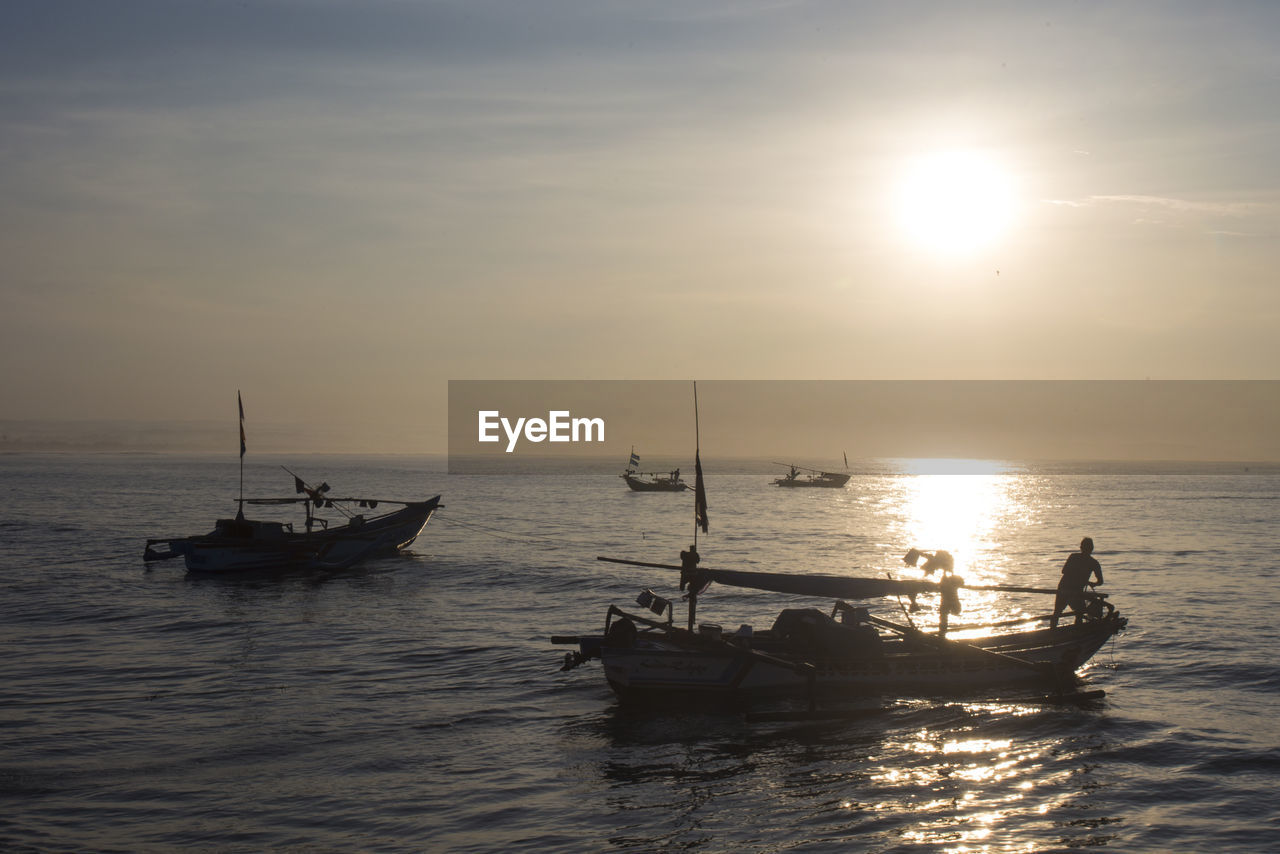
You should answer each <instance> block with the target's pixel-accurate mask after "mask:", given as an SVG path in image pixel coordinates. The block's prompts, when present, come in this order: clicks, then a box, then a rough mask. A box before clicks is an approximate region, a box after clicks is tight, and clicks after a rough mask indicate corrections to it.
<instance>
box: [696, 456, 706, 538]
mask: <svg viewBox="0 0 1280 854" xmlns="http://www.w3.org/2000/svg"><path fill="white" fill-rule="evenodd" d="M693 472H694V481H693V521H694V524H696V525H698V526H699V527H701V528H702V533H704V534H705V533H707V489H706V487H705V486H704V485H703V483H702V456H701V454H699V452H698V451H697V450H695V451H694V452H693Z"/></svg>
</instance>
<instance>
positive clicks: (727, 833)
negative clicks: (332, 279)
mask: <svg viewBox="0 0 1280 854" xmlns="http://www.w3.org/2000/svg"><path fill="white" fill-rule="evenodd" d="M704 462H705V463H706V468H707V475H708V489H709V513H710V520H711V531H710V533H709V534H707V535H704V536H701V537H700V540H699V549H700V551H701V552H702V554H703V560H704V563H705V564H706V565H708V566H716V567H741V568H749V569H750V568H754V569H769V570H786V571H804V570H810V571H817V572H826V573H848V574H859V575H863V574H874V575H883V574H884V573H886V572H889V573H894V574H895V575H898V574H900V575H902V576H904V577H909V576H910V575H911V574H912V570H910V569H909V568H907V567H905V566H904V565H903V563H902V560H901V558H902V555H903V553H904V552H905V551H906V550H907V549H908V548H910V547H912V546H915V547H919V548H924V549H939V548H945V549H948V550H949V551H951V552H952V553H953V555H955V557H956V564H957V571H958V572H959V573H960V574H961V575H963V576H965V577H966V578H967V579H969V580H971V581H976V582H1008V583H1017V584H1031V585H1040V586H1050V587H1052V586H1053V585H1054V584H1055V583H1056V579H1057V575H1058V572H1059V569H1060V567H1061V564H1062V561H1063V560H1064V559H1065V557H1066V555H1067V554H1068V553H1069V552H1070V551H1071V550H1073V549H1074V547H1075V545H1076V544H1077V543H1078V541H1079V539H1080V537H1081V536H1083V535H1090V536H1092V537H1093V538H1094V540H1095V541H1096V542H1097V556H1098V558H1099V560H1100V561H1101V563H1102V567H1103V571H1104V573H1105V575H1106V584H1105V585H1104V587H1103V588H1102V589H1103V590H1105V591H1106V592H1108V593H1109V594H1110V596H1111V601H1112V602H1114V603H1115V604H1116V605H1117V606H1118V607H1119V609H1120V610H1121V612H1122V613H1124V614H1126V615H1127V616H1128V617H1129V618H1130V625H1129V628H1128V630H1127V631H1126V632H1124V633H1123V634H1121V635H1120V636H1119V637H1118V638H1117V639H1115V640H1114V641H1113V642H1112V643H1110V644H1109V645H1108V646H1107V647H1105V648H1104V649H1103V650H1102V651H1101V652H1100V653H1099V654H1098V655H1097V656H1096V657H1095V658H1094V659H1093V661H1092V662H1091V663H1090V665H1089V667H1088V668H1087V669H1086V670H1085V671H1084V672H1083V674H1082V675H1083V677H1084V679H1085V681H1086V683H1087V686H1088V687H1090V688H1101V689H1103V690H1105V691H1106V698H1105V699H1104V700H1102V701H1101V702H1098V703H1095V704H1091V705H1089V706H1088V707H1075V706H1045V705H1040V704H1037V703H1035V702H1033V701H1031V700H1030V699H1029V698H1026V697H1020V696H1019V695H1017V694H1016V693H1010V694H1008V695H1006V696H970V697H951V698H928V697H873V698H867V700H866V703H865V706H864V712H865V713H864V714H861V715H859V716H858V717H856V718H854V719H849V720H839V721H825V722H805V723H797V722H792V723H781V724H779V723H772V724H756V723H749V722H747V721H746V720H745V719H744V718H743V717H741V716H734V715H724V714H710V713H705V712H697V711H691V710H680V709H672V710H669V711H657V710H649V711H645V712H636V711H632V710H628V709H626V708H620V707H619V706H618V705H617V703H616V702H615V700H614V698H613V696H612V694H611V693H610V691H609V690H608V688H607V686H606V684H605V682H604V678H603V675H602V673H601V671H600V668H599V663H598V662H592V663H588V664H586V665H584V666H582V667H579V668H577V669H576V670H573V671H570V672H561V671H560V664H561V659H562V657H563V654H564V652H565V649H566V648H565V647H557V646H553V645H552V644H551V643H550V642H549V638H550V636H551V635H553V634H575V633H587V632H591V631H595V630H598V629H600V628H601V627H602V625H603V621H604V617H605V610H606V608H607V607H608V605H609V604H610V603H614V602H616V603H618V604H620V605H629V604H631V602H632V600H633V598H634V596H635V595H636V593H637V592H638V591H639V590H640V589H642V588H645V587H651V588H653V589H654V590H656V591H657V592H659V593H666V594H669V595H670V594H675V593H676V590H675V587H676V577H675V575H674V574H671V573H665V572H664V571H663V570H651V569H642V568H638V567H628V566H621V565H616V564H609V563H603V562H599V561H596V560H595V557H596V556H597V555H609V556H616V557H625V558H633V559H638V560H647V561H658V562H675V558H676V556H677V553H678V551H679V550H680V549H681V548H684V547H686V546H687V545H688V544H689V542H690V537H691V536H692V532H693V525H692V497H691V494H690V493H684V494H679V495H670V494H637V493H631V492H629V491H627V490H626V489H625V488H624V487H623V484H622V482H621V481H620V480H618V479H617V478H616V477H614V476H612V475H609V474H602V475H576V476H512V477H493V476H470V477H467V476H456V475H455V476H450V475H447V474H446V473H445V472H444V470H443V466H442V463H441V461H431V460H422V459H396V458H386V457H371V458H345V457H332V456H314V457H296V458H291V459H281V460H273V461H270V462H269V463H268V462H260V461H255V460H253V459H252V457H251V458H250V461H249V464H248V465H247V466H246V471H245V481H246V487H245V489H246V493H247V494H254V495H262V494H287V493H288V491H289V490H290V488H291V486H292V481H291V480H290V479H289V478H288V476H287V475H285V474H284V473H283V472H281V471H280V469H279V467H278V464H279V463H283V464H286V465H288V466H289V467H290V468H291V469H294V470H295V471H298V472H299V473H300V474H303V475H304V476H305V477H307V478H308V479H309V480H313V481H319V480H322V479H323V480H327V481H328V482H329V483H331V484H333V485H334V488H335V490H337V491H339V492H350V493H362V494H369V495H372V496H373V497H381V498H422V497H428V496H430V495H434V494H437V493H440V494H442V495H443V501H444V504H445V508H444V509H443V510H442V511H441V512H440V514H439V515H438V517H437V518H435V519H433V520H432V521H431V523H430V524H429V525H428V527H427V530H426V531H425V533H424V535H423V536H422V537H421V538H420V539H419V541H418V542H417V543H416V544H415V545H414V546H413V547H412V549H411V550H410V552H409V553H407V554H404V555H401V556H397V557H394V558H387V559H383V560H379V561H375V562H372V563H369V564H367V565H365V566H362V567H359V568H356V569H353V570H348V571H344V572H338V573H329V574H284V575H278V576H273V577H249V578H217V577H200V576H194V575H189V574H187V573H186V572H185V570H184V569H183V568H182V567H181V565H180V564H178V563H176V562H169V563H161V564H157V565H153V566H151V567H147V566H145V565H144V564H143V562H142V549H143V543H144V540H145V539H146V538H147V537H158V536H166V535H180V534H186V533H195V532H202V531H205V530H207V529H208V528H209V527H210V526H211V523H212V520H213V519H214V518H215V517H218V516H227V515H231V514H232V513H233V512H234V503H233V499H234V497H235V494H236V490H237V488H238V477H239V475H238V470H237V463H236V460H235V458H234V457H232V458H231V459H230V460H228V459H222V458H213V457H198V458H197V457H193V458H185V457H170V456H146V455H134V456H108V455H104V456H74V455H9V456H3V457H0V482H3V484H4V487H5V492H6V494H7V495H8V496H9V498H10V505H9V507H8V509H7V511H6V513H5V514H4V516H3V517H0V590H2V591H3V594H2V596H0V639H2V646H0V650H2V651H3V657H2V658H0V849H2V850H5V851H73V850H74V851H131V852H132V851H174V850H183V851H263V850H291V851H356V850H359V851H415V852H416V851H428V852H436V851H441V852H488V851H509V850H522V851H566V852H578V851H584V852H595V851H684V850H696V851H707V852H711V851H714V852H721V851H723V852H729V851H733V852H780V851H805V852H817V851H875V852H907V851H955V852H961V851H984V852H985V851H990V852H997V851H998V852H1005V851H1018V852H1037V851H1059V850H1066V849H1072V848H1082V847H1092V848H1101V849H1107V850H1114V851H1124V852H1134V851H1153V852H1154V851H1209V850H1213V851H1269V850H1275V846H1276V843H1277V840H1280V811H1278V810H1277V809H1276V805H1275V792H1276V791H1277V790H1278V789H1280V724H1278V723H1277V716H1276V715H1275V712H1274V709H1275V705H1276V702H1277V700H1280V656H1278V655H1277V653H1278V652H1280V628H1278V627H1277V620H1276V613H1277V609H1278V607H1280V583H1278V582H1277V565H1278V564H1280V557H1278V554H1280V552H1278V549H1277V546H1278V545H1280V543H1278V542H1277V534H1276V532H1277V531H1278V530H1280V518H1278V517H1280V513H1278V509H1280V472H1277V470H1276V469H1275V468H1274V467H1272V468H1266V467H1263V468H1259V467H1251V468H1250V469H1249V470H1247V471H1246V470H1245V469H1244V468H1243V467H1233V466H1218V467H1213V468H1208V469H1197V468H1195V467H1182V468H1180V469H1177V470H1174V471H1167V470H1162V469H1158V468H1155V467H1149V468H1145V469H1144V468H1135V469H1130V470H1127V471H1117V470H1114V469H1111V468H1109V467H1108V466H1105V465H1100V466H1093V467H1082V468H1069V467H1057V468H1052V469H1050V468H1043V467H1037V466H1004V467H996V468H990V467H987V468H982V467H978V468H974V467H970V468H966V469H962V470H961V471H963V472H965V473H958V474H938V473H936V472H935V471H934V470H933V469H930V468H919V467H913V465H912V464H911V463H909V462H908V463H904V464H902V465H898V464H885V465H882V466H880V467H878V468H875V467H873V468H871V469H869V470H868V472H867V473H864V474H859V475H856V476H855V477H854V478H853V480H852V481H851V482H850V484H849V486H848V487H847V488H845V489H843V490H780V489H777V488H775V487H772V486H770V485H769V480H768V477H766V476H764V475H760V474H729V473H719V472H718V471H717V468H716V464H715V461H714V460H706V461H704ZM689 468H690V469H691V467H689ZM897 471H901V472H902V473H895V472H897ZM915 472H920V473H915ZM798 601H799V600H791V599H789V597H780V596H777V595H774V594H767V593H756V592H751V591H735V590H729V589H723V588H717V587H712V588H711V590H710V591H708V593H707V594H706V595H704V596H703V597H702V599H701V600H700V603H699V616H700V617H701V618H702V619H706V620H710V621H714V622H719V623H722V624H725V625H730V626H734V627H736V626H737V625H738V624H739V623H744V622H745V623H752V624H754V625H757V626H767V625H768V624H769V623H770V622H771V621H772V618H773V616H774V615H776V613H777V611H778V610H779V608H781V607H788V606H794V605H796V604H797V603H798ZM803 604H817V605H819V606H820V607H821V606H823V604H824V603H812V602H804V603H803ZM964 605H965V615H964V616H965V618H966V619H973V620H975V621H979V620H980V619H984V618H986V617H989V616H990V617H998V616H1008V615H1011V614H1019V613H1039V612H1042V611H1043V610H1044V609H1045V608H1046V607H1047V606H1048V603H1046V602H1044V601H1040V600H1039V599H1037V598H1036V597H1031V596H1026V597H1022V598H1018V597H1005V598H995V597H994V596H985V598H984V594H977V593H972V592H970V593H966V594H965V600H964ZM878 607H880V608H883V609H885V610H884V613H885V614H886V615H894V612H895V611H896V610H897V608H898V605H897V603H896V602H891V603H884V604H883V605H882V606H878ZM930 618H931V617H930V615H929V614H928V613H925V614H921V615H918V617H917V619H923V620H925V621H927V620H929V619H930Z"/></svg>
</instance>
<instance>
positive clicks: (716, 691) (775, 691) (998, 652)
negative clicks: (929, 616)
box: [552, 550, 1127, 709]
mask: <svg viewBox="0 0 1280 854" xmlns="http://www.w3.org/2000/svg"><path fill="white" fill-rule="evenodd" d="M913 554H914V555H917V556H918V555H919V553H918V552H915V550H912V552H909V553H908V558H911V557H912V555H913ZM599 559H600V560H609V561H612V562H615V563H624V564H632V565H636V566H646V567H656V568H663V569H673V570H680V571H681V589H682V590H683V589H685V587H686V586H687V587H688V590H689V595H688V597H687V598H688V602H689V615H688V622H687V625H686V626H684V627H681V626H678V625H676V624H675V621H674V614H673V610H674V609H673V606H672V602H671V601H670V600H668V599H664V598H662V597H659V596H657V595H656V594H654V593H653V592H652V591H651V590H646V591H644V592H643V593H642V594H641V596H640V597H639V598H638V599H637V603H638V604H639V605H641V607H643V608H647V609H648V610H649V612H650V614H649V615H647V616H646V615H640V614H636V613H629V612H626V611H623V610H622V609H621V608H618V607H617V606H614V605H611V606H609V609H608V612H607V613H606V616H605V625H604V631H603V632H602V633H600V634H598V635H586V636H568V637H565V636H559V637H555V638H552V641H553V642H554V643H560V644H573V645H576V646H577V647H578V649H577V652H573V653H567V654H566V655H565V665H564V669H566V670H568V669H571V668H573V667H576V666H577V665H579V664H581V663H583V662H585V661H590V660H593V659H600V661H601V662H602V664H603V667H604V673H605V678H606V679H607V680H608V683H609V686H610V687H611V688H612V689H613V690H614V692H615V693H616V694H617V695H618V697H619V698H620V699H622V700H624V701H628V702H632V701H646V702H651V701H671V700H676V699H679V700H689V699H696V700H714V701H717V702H723V701H729V702H733V703H738V702H750V701H755V700H762V699H769V698H779V697H790V698H800V699H807V700H808V701H809V703H810V708H811V709H812V706H813V703H814V702H815V700H816V699H818V698H833V697H841V696H844V697H848V696H863V695H873V694H880V695H883V694H886V693H889V694H937V693H951V692H956V691H968V690H972V689H982V688H990V687H993V686H999V685H1015V684H1019V683H1021V684H1023V685H1033V686H1039V687H1041V688H1049V689H1051V690H1053V691H1055V692H1057V693H1058V694H1061V693H1062V692H1063V691H1064V690H1066V689H1067V688H1069V687H1070V685H1071V682H1072V681H1073V680H1074V675H1075V671H1076V669H1077V668H1079V667H1080V666H1081V665H1083V664H1084V663H1085V662H1086V661H1088V660H1089V658H1090V657H1092V656H1093V654H1094V653H1096V652H1097V651H1098V649H1100V648H1101V647H1102V645H1103V644H1105V643H1106V642H1107V640H1108V639H1110V638H1111V637H1113V636H1114V635H1115V634H1117V633H1118V632H1120V631H1122V630H1123V629H1124V627H1125V625H1126V623H1127V620H1126V618H1124V617H1122V616H1120V614H1119V613H1118V612H1117V611H1116V609H1115V608H1114V607H1113V606H1112V605H1111V604H1110V603H1109V602H1107V601H1106V596H1105V595H1104V594H1097V593H1090V594H1087V596H1088V597H1089V601H1090V605H1089V607H1088V608H1087V611H1086V613H1085V614H1084V615H1083V616H1082V618H1081V620H1080V621H1079V622H1078V623H1073V624H1069V625H1065V624H1064V625H1060V626H1058V627H1057V628H1039V627H1035V626H1036V624H1038V623H1040V622H1043V621H1047V620H1049V618H1050V617H1049V615H1044V616H1040V617H1027V618H1022V619H1017V620H1005V621H1001V622H996V623H990V624H986V625H982V626H950V627H949V626H948V623H947V618H948V616H949V615H952V614H958V613H959V610H960V607H959V591H960V590H962V589H966V585H965V584H964V582H963V580H961V579H960V578H959V577H958V576H954V575H945V576H944V577H943V578H942V580H941V581H939V582H934V581H929V580H923V579H920V580H893V579H887V578H886V579H877V578H849V577H843V576H832V575H800V574H785V573H768V572H741V571H733V570H715V569H707V568H693V569H690V568H688V567H681V566H674V565H671V564H657V563H644V562H640V561H630V560H618V559H614V558H604V557H602V558H599ZM713 582H714V583H717V584H722V585H728V586H733V587H740V588H750V589H755V590H766V591H772V592H776V593H784V594H788V595H799V596H815V597H821V598H825V599H836V600H837V601H836V603H835V605H834V607H833V608H832V609H831V611H830V613H827V612H825V611H822V610H819V609H817V608H787V609H784V610H782V612H781V613H780V614H779V615H778V617H777V618H776V619H775V620H774V622H773V624H772V625H771V626H770V627H769V628H766V629H763V630H756V629H754V628H753V627H752V626H749V625H745V624H744V625H742V626H740V627H739V628H737V629H736V630H725V629H722V628H721V626H719V625H714V624H709V623H705V622H704V623H701V624H700V625H696V626H695V609H696V605H697V601H698V595H699V594H700V593H701V592H702V591H703V590H705V588H706V587H707V586H708V585H710V584H711V583H713ZM967 589H977V590H995V591H1007V592H1022V593H1048V594H1053V593H1056V591H1055V590H1053V589H1041V588H1026V587H1015V586H1007V585H977V586H972V587H968V588H967ZM929 595H937V596H939V597H940V603H941V604H940V624H939V627H938V629H937V631H933V632H927V631H924V630H921V629H918V628H916V627H915V626H914V625H913V624H911V618H910V616H907V618H906V619H907V621H908V623H907V624H906V625H903V624H899V623H896V622H893V621H890V620H885V619H882V618H879V617H876V616H872V615H871V614H870V613H869V611H868V609H866V608H862V607H854V606H852V605H850V604H849V602H848V601H847V600H864V599H874V598H880V597H886V596H896V597H904V596H905V597H910V598H911V600H912V601H913V602H914V601H915V600H916V599H917V598H918V597H922V596H929ZM904 612H905V609H904ZM664 613H665V614H666V619H665V620H664V619H662V615H663V614H664ZM962 630H963V631H964V632H965V635H964V637H963V639H955V638H952V637H948V636H947V635H948V632H949V631H950V632H958V631H962ZM1096 694H1097V692H1094V694H1093V695H1090V696H1094V695H1096Z"/></svg>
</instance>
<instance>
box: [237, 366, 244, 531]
mask: <svg viewBox="0 0 1280 854" xmlns="http://www.w3.org/2000/svg"><path fill="white" fill-rule="evenodd" d="M236 405H237V406H238V407H239V408H240V501H239V503H238V505H237V508H238V509H237V510H236V518H238V519H243V518H244V451H245V444H244V398H242V397H241V396H240V389H236Z"/></svg>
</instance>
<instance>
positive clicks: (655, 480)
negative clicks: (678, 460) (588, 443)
mask: <svg viewBox="0 0 1280 854" xmlns="http://www.w3.org/2000/svg"><path fill="white" fill-rule="evenodd" d="M639 465H640V455H639V454H637V453H636V449H635V448H632V449H631V458H630V460H629V461H628V462H627V469H626V471H624V472H623V473H622V474H620V475H618V476H619V477H621V478H622V479H623V480H625V481H626V482H627V486H628V487H630V488H631V489H632V490H634V491H635V492H683V491H684V490H686V489H688V488H689V486H688V484H686V483H685V482H684V481H683V480H681V479H680V469H675V470H673V471H670V472H642V471H636V469H637V467H638V466H639Z"/></svg>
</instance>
